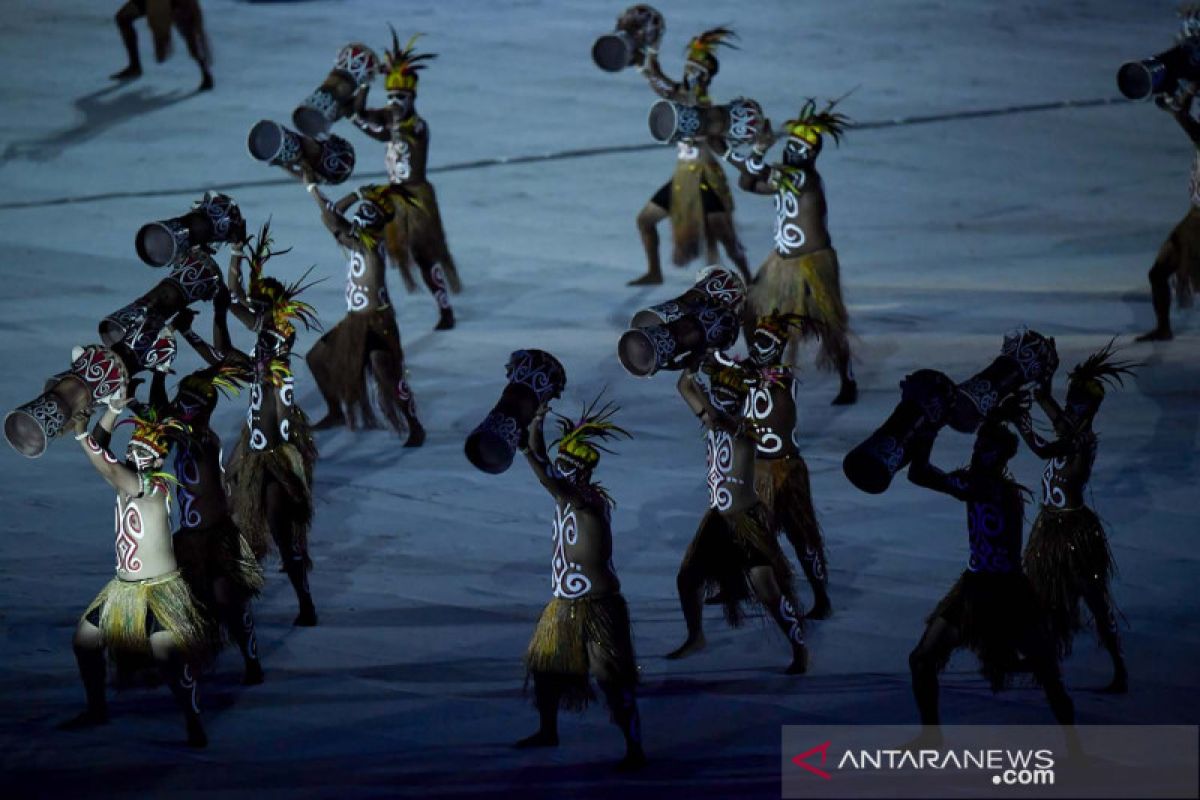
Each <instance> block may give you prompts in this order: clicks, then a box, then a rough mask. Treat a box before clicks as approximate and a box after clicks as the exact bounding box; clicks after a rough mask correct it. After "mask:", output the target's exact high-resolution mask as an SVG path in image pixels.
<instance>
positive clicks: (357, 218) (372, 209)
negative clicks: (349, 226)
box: [351, 200, 384, 230]
mask: <svg viewBox="0 0 1200 800" xmlns="http://www.w3.org/2000/svg"><path fill="white" fill-rule="evenodd" d="M351 222H353V223H354V224H355V225H357V226H358V227H360V228H365V229H367V230H370V229H372V228H377V227H379V226H380V225H382V224H383V222H384V219H383V209H382V208H380V207H379V206H377V205H376V204H374V203H372V202H371V201H370V200H364V201H362V202H361V203H359V204H358V208H357V209H355V211H354V218H353V219H352V220H351Z"/></svg>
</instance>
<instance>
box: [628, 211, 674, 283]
mask: <svg viewBox="0 0 1200 800" xmlns="http://www.w3.org/2000/svg"><path fill="white" fill-rule="evenodd" d="M666 217H667V212H666V210H665V209H663V208H660V207H659V206H656V205H655V204H654V203H647V204H646V205H645V207H644V208H642V210H641V212H640V213H639V214H638V216H637V229H638V235H639V236H641V237H642V247H643V248H645V250H646V274H645V275H643V276H642V277H640V278H634V279H633V280H631V281H629V282H628V283H627V284H626V285H627V286H653V285H655V284H659V283H662V282H663V275H662V261H661V260H660V259H659V255H658V223H660V222H662V221H663V220H664V219H666Z"/></svg>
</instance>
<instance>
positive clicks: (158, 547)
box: [62, 399, 211, 747]
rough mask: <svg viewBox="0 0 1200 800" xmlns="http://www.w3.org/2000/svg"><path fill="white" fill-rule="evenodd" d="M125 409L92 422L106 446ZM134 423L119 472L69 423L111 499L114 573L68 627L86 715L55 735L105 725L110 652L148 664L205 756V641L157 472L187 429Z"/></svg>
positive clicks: (148, 420)
mask: <svg viewBox="0 0 1200 800" xmlns="http://www.w3.org/2000/svg"><path fill="white" fill-rule="evenodd" d="M126 402H127V401H126V400H124V399H111V400H110V401H109V405H108V408H107V409H106V410H105V412H104V415H103V416H102V417H101V418H100V422H99V430H101V431H103V435H104V436H105V437H108V436H109V435H111V433H112V430H113V424H114V423H115V422H116V420H117V417H118V416H119V415H120V414H121V412H122V411H123V410H124V407H125V405H126ZM134 423H135V426H134V429H133V435H132V437H131V439H130V441H129V446H128V448H127V451H126V455H125V463H121V462H119V461H118V460H117V458H116V456H114V455H113V454H112V453H111V452H110V451H109V449H108V447H107V446H103V445H101V444H100V443H99V442H97V441H96V439H95V438H94V437H93V436H92V435H91V434H89V433H88V432H87V419H86V418H84V417H80V418H78V419H77V420H76V422H75V430H76V436H75V438H76V440H78V441H79V443H80V445H82V447H83V452H84V454H86V455H87V458H88V461H90V462H91V464H92V466H93V467H95V468H96V471H97V472H99V473H100V475H101V476H102V477H103V478H104V480H105V481H107V482H108V484H109V485H110V486H112V487H113V488H114V489H116V491H117V513H116V519H117V526H116V552H117V574H116V577H114V578H113V579H112V580H111V581H109V582H108V585H107V586H105V587H104V589H103V590H102V591H101V592H100V594H99V595H97V596H96V599H95V600H93V601H92V603H91V605H89V606H88V608H87V611H85V612H84V614H83V617H82V618H81V619H80V620H79V625H78V626H77V627H76V628H75V638H74V641H73V645H74V648H75V660H76V661H77V662H78V664H79V675H80V677H81V678H82V679H83V688H84V692H85V694H86V695H87V710H86V711H84V712H83V713H82V714H80V715H79V716H78V717H75V718H74V719H73V720H70V721H69V722H67V723H65V724H64V725H63V726H62V727H63V728H66V729H74V728H81V727H88V726H92V725H102V724H104V723H106V722H108V701H107V698H106V696H105V680H106V672H107V669H106V664H105V653H104V651H105V650H106V649H107V650H108V651H109V653H110V654H111V655H112V656H113V657H114V658H115V659H116V660H117V663H118V664H124V665H130V664H137V663H138V662H144V661H145V660H147V659H153V662H154V663H155V665H157V667H158V669H159V671H160V672H161V673H162V676H163V679H164V681H165V682H166V684H167V686H168V687H169V688H170V690H171V694H172V695H174V697H175V702H176V704H177V705H178V706H179V710H180V711H182V712H183V716H184V720H185V722H186V725H187V742H188V744H189V745H191V746H192V747H204V746H205V745H207V744H208V737H207V736H206V735H205V733H204V727H203V726H202V725H201V724H200V707H199V705H198V704H197V688H196V675H197V674H198V671H199V667H200V665H201V664H202V663H203V662H204V661H206V660H207V657H208V655H209V643H210V637H211V633H210V631H209V630H208V629H207V626H206V624H205V620H204V617H203V615H202V613H201V612H200V610H199V609H198V608H197V605H196V601H195V598H194V597H193V596H192V592H191V590H190V589H188V585H187V582H186V581H184V580H183V578H182V577H181V575H180V574H179V569H178V566H177V564H176V562H175V554H174V551H173V550H172V548H171V528H170V519H169V513H168V509H167V505H168V498H169V496H170V489H169V483H170V482H171V481H172V480H173V478H172V476H171V475H170V474H168V473H165V472H163V471H162V467H163V462H164V459H165V458H166V455H167V453H168V451H169V450H170V439H171V437H177V436H179V435H180V434H182V433H183V432H184V431H185V427H184V426H183V425H182V424H181V423H179V422H178V421H176V420H172V419H158V418H156V417H155V416H154V415H153V414H152V413H151V414H149V415H148V416H147V417H144V418H136V419H135V420H134Z"/></svg>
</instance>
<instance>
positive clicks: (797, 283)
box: [748, 248, 850, 370]
mask: <svg viewBox="0 0 1200 800" xmlns="http://www.w3.org/2000/svg"><path fill="white" fill-rule="evenodd" d="M748 299H749V304H750V309H751V312H752V316H751V317H750V318H751V319H758V318H759V317H764V316H767V315H769V314H773V313H776V312H779V313H783V314H802V315H805V316H809V317H812V318H813V319H815V320H817V322H819V323H820V324H821V326H822V331H823V332H822V335H821V351H820V354H819V355H818V357H817V366H818V367H820V368H821V369H825V370H833V369H837V368H838V366H839V365H840V364H841V363H843V362H844V361H845V360H846V359H848V358H849V355H850V340H849V335H850V315H849V312H847V311H846V305H845V303H844V302H843V301H842V285H841V277H840V274H839V268H838V260H837V252H836V251H834V250H833V249H832V248H830V249H825V250H818V251H816V252H815V253H807V254H805V255H802V256H796V257H795V258H784V257H783V256H781V255H780V254H779V253H778V252H777V251H775V250H772V251H771V255H769V256H768V257H767V260H766V261H764V262H763V264H762V266H761V267H759V268H758V274H757V275H755V276H754V281H753V283H751V284H750V292H749V298H748ZM793 341H795V339H793Z"/></svg>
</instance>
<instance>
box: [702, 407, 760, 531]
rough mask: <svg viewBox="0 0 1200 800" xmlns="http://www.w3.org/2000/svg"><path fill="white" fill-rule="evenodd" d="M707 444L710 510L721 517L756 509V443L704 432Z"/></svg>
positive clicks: (740, 438) (748, 439) (714, 432)
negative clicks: (729, 513)
mask: <svg viewBox="0 0 1200 800" xmlns="http://www.w3.org/2000/svg"><path fill="white" fill-rule="evenodd" d="M704 442H705V447H706V449H707V453H708V505H709V507H710V508H712V509H715V510H717V511H720V512H722V513H725V512H731V513H733V512H738V511H745V510H746V509H748V508H750V507H752V506H754V505H756V504H757V503H758V495H757V494H755V492H754V455H755V444H754V441H753V440H752V439H750V438H749V437H747V436H735V435H733V434H731V433H729V432H728V431H724V430H720V429H719V428H718V429H711V428H710V429H709V430H708V431H706V432H705V436H704Z"/></svg>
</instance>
